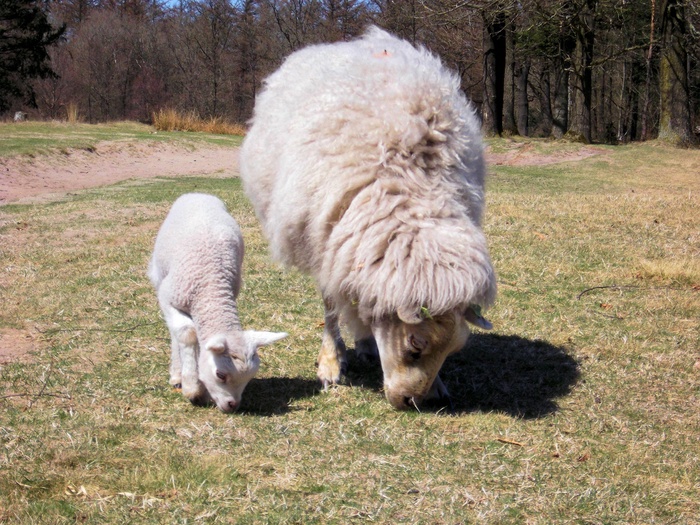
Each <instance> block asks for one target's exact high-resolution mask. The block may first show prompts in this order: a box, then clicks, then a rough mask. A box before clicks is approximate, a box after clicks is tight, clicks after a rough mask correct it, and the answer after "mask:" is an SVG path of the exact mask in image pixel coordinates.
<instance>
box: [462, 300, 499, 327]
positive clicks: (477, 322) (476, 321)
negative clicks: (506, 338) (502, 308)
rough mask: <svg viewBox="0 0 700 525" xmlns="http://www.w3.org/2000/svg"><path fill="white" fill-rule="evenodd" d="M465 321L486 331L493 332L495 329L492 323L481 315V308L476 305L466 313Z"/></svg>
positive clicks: (470, 307)
mask: <svg viewBox="0 0 700 525" xmlns="http://www.w3.org/2000/svg"><path fill="white" fill-rule="evenodd" d="M464 319H465V320H466V321H467V322H468V323H471V324H473V325H474V326H478V327H479V328H482V329H484V330H491V329H492V328H493V325H492V324H491V322H490V321H488V320H487V319H486V318H484V317H483V316H482V315H481V307H480V306H479V305H476V304H473V305H471V306H469V308H467V310H466V311H465V312H464Z"/></svg>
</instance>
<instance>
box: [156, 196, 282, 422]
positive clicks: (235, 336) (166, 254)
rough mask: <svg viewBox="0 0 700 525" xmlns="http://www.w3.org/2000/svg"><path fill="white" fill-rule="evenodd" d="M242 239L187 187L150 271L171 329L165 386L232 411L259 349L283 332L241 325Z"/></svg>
mask: <svg viewBox="0 0 700 525" xmlns="http://www.w3.org/2000/svg"><path fill="white" fill-rule="evenodd" d="M243 253H244V246H243V237H242V236H241V230H240V228H239V227H238V224H237V223H236V221H235V220H234V219H233V217H231V215H229V213H228V211H227V210H226V205H225V204H224V203H223V202H222V201H221V200H220V199H218V198H217V197H214V196H213V195H205V194H201V193H188V194H185V195H182V196H181V197H179V198H178V199H177V200H176V201H175V203H174V204H173V205H172V207H171V208H170V212H169V213H168V215H167V217H166V218H165V220H164V221H163V225H162V226H161V228H160V231H159V232H158V236H157V237H156V242H155V247H154V249H153V255H152V257H151V261H150V263H149V266H148V277H149V278H150V280H151V282H152V283H153V286H154V287H155V289H156V292H157V294H158V303H159V304H160V308H161V311H162V312H163V317H165V322H166V324H167V325H168V329H169V330H170V339H171V358H170V384H171V385H173V386H175V387H178V386H181V387H182V393H183V395H184V396H185V397H187V398H188V399H189V400H190V401H191V402H192V403H195V404H204V403H208V402H209V401H214V403H216V405H217V406H218V407H219V409H220V410H222V411H223V412H233V411H234V410H236V409H237V408H238V406H239V404H240V402H241V396H242V395H243V390H244V389H245V387H246V385H247V384H248V382H249V381H250V380H251V378H252V377H253V376H254V375H255V373H256V372H257V371H258V368H259V367H260V359H259V357H258V352H257V351H258V348H259V347H260V346H263V345H267V344H270V343H273V342H275V341H277V340H279V339H282V338H283V337H286V336H287V334H286V333H274V332H257V331H253V330H246V331H243V330H242V328H241V323H240V321H239V320H238V307H237V304H236V299H237V297H238V293H239V291H240V289H241V265H242V263H243Z"/></svg>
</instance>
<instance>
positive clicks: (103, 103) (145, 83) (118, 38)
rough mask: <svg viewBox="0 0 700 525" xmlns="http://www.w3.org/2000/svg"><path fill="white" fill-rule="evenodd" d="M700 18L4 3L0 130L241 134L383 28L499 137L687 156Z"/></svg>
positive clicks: (676, 1)
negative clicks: (166, 120) (288, 71)
mask: <svg viewBox="0 0 700 525" xmlns="http://www.w3.org/2000/svg"><path fill="white" fill-rule="evenodd" d="M698 4H700V2H697V1H693V0H560V1H553V0H517V1H516V0H471V1H470V0H467V1H462V0H432V1H428V0H400V1H399V0H174V1H173V0H169V1H164V0H0V116H2V117H5V118H9V117H12V116H13V115H15V113H16V112H17V111H18V110H21V111H24V112H25V113H27V114H28V115H29V118H39V119H66V118H67V119H74V120H82V121H85V122H104V121H112V120H138V121H142V122H150V121H151V120H152V118H153V115H154V113H155V112H157V111H159V110H161V109H164V108H168V109H175V110H177V111H181V112H186V113H192V114H196V115H197V116H199V117H201V118H221V119H225V120H226V121H230V122H240V123H243V122H245V121H246V120H247V119H248V118H249V117H250V116H251V113H252V108H253V104H254V100H255V95H256V92H257V91H258V90H259V89H260V88H261V85H262V81H263V79H264V78H265V77H266V76H267V75H268V74H269V73H271V72H272V71H273V70H275V69H276V68H277V67H278V66H279V65H280V64H281V63H282V61H283V60H284V58H285V57H286V56H288V55H289V54H290V53H291V52H293V51H294V50H296V49H299V48H301V47H304V46H306V45H309V44H314V43H319V42H334V41H340V40H349V39H352V38H354V37H356V36H357V35H359V34H361V33H362V32H363V31H364V29H365V28H366V27H367V26H368V25H369V24H376V25H379V26H381V27H383V28H385V29H387V30H389V31H390V32H392V33H394V34H397V35H398V36H400V37H402V38H405V39H407V40H409V41H410V42H412V43H414V44H421V45H424V46H426V47H427V48H429V49H430V50H431V51H433V52H435V53H437V54H438V55H440V56H441V57H442V58H443V60H444V61H445V63H446V64H447V65H448V66H449V67H450V68H452V69H453V70H455V71H456V72H457V74H458V75H459V77H460V78H461V82H462V87H463V89H464V91H465V93H466V94H467V95H468V97H469V98H470V99H471V100H472V101H473V102H474V104H475V106H476V108H477V111H478V112H479V114H480V116H481V118H482V122H483V130H484V132H485V134H486V135H515V134H518V135H522V136H537V137H548V136H551V137H554V138H562V137H568V138H571V139H575V140H582V141H585V142H604V143H619V142H629V141H634V140H648V139H655V138H661V139H665V140H667V141H670V142H672V143H676V144H686V145H687V144H692V143H694V142H696V139H697V136H698V134H700V67H698V66H699V65H700V34H699V33H698V31H697V30H696V27H698V23H699V22H700V5H698ZM27 13H30V14H27ZM29 37H33V39H32V38H29ZM23 38H25V39H26V42H25V43H24V45H25V47H26V49H25V50H24V51H25V53H24V55H21V56H20V58H19V59H18V58H17V57H15V55H16V54H17V52H18V51H17V50H18V49H21V45H20V44H21V43H22V42H24V41H23V40H22V39H23ZM42 51H44V52H45V54H44V55H42V54H41V52H42ZM29 66H33V67H29ZM13 68H14V69H13ZM3 70H4V71H3ZM8 86H9V87H8Z"/></svg>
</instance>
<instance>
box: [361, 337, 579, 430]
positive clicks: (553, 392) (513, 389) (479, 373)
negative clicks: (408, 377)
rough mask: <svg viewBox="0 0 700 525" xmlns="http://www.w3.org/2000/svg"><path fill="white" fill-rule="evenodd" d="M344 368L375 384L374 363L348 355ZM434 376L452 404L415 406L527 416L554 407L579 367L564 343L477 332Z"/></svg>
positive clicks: (377, 378)
mask: <svg viewBox="0 0 700 525" xmlns="http://www.w3.org/2000/svg"><path fill="white" fill-rule="evenodd" d="M351 356H354V352H353V353H351ZM349 368H350V370H349V373H348V379H349V380H350V382H351V383H352V384H354V385H357V386H363V387H366V388H372V389H376V390H380V389H381V386H382V372H381V369H380V367H379V365H378V364H377V366H376V367H371V366H368V365H365V364H363V363H362V362H361V361H360V360H359V359H357V358H354V357H351V359H350V367H349ZM440 377H441V378H442V380H443V382H444V383H445V386H447V389H448V390H449V392H450V396H451V402H452V406H451V407H449V408H448V407H445V406H442V405H440V404H438V403H426V405H425V406H424V407H421V410H424V411H425V410H435V411H438V412H446V413H453V414H460V413H468V412H476V411H479V412H501V413H504V414H508V415H510V416H513V417H521V418H526V419H529V418H539V417H543V416H546V415H548V414H552V413H554V412H556V411H557V410H558V408H559V405H558V404H557V402H556V399H557V398H559V397H562V396H565V395H567V394H569V393H570V392H571V389H572V387H573V386H574V385H575V384H576V383H577V381H578V379H579V377H580V371H579V364H578V363H577V362H576V360H575V359H574V358H573V357H571V356H570V355H569V354H568V353H567V350H566V349H565V348H562V347H557V346H554V345H552V344H550V343H548V342H546V341H540V340H530V339H525V338H522V337H518V336H512V335H510V336H505V335H497V334H485V333H478V334H472V335H471V337H469V341H468V343H467V345H466V347H465V348H464V349H463V350H462V351H461V352H459V353H457V354H454V355H452V356H450V357H448V358H447V360H446V361H445V364H444V365H443V367H442V370H441V371H440ZM446 409H447V410H446Z"/></svg>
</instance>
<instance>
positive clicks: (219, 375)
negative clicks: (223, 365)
mask: <svg viewBox="0 0 700 525" xmlns="http://www.w3.org/2000/svg"><path fill="white" fill-rule="evenodd" d="M216 377H217V378H218V379H220V380H221V381H226V374H225V373H224V372H222V371H221V370H217V371H216Z"/></svg>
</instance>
